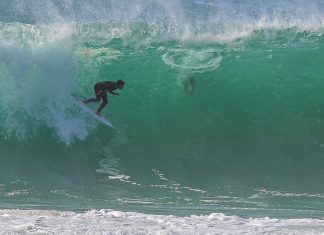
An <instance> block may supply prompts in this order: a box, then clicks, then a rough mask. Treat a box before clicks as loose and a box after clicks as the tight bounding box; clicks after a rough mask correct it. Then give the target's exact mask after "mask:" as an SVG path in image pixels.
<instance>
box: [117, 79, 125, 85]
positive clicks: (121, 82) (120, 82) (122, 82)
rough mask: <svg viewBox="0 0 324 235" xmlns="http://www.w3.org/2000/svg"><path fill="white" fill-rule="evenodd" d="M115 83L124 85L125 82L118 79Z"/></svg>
mask: <svg viewBox="0 0 324 235" xmlns="http://www.w3.org/2000/svg"><path fill="white" fill-rule="evenodd" d="M117 84H118V85H125V82H124V81H123V80H118V81H117Z"/></svg>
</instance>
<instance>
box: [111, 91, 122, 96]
mask: <svg viewBox="0 0 324 235" xmlns="http://www.w3.org/2000/svg"><path fill="white" fill-rule="evenodd" d="M109 93H110V94H113V95H119V94H120V93H117V92H114V91H109Z"/></svg>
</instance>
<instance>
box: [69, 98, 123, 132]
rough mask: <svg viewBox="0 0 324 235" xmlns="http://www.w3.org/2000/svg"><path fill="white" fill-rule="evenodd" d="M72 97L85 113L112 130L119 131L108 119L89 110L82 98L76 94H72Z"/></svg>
mask: <svg viewBox="0 0 324 235" xmlns="http://www.w3.org/2000/svg"><path fill="white" fill-rule="evenodd" d="M71 95H72V97H73V98H74V100H75V102H76V104H77V105H79V107H80V108H81V109H82V110H83V111H84V112H86V113H89V114H90V115H91V116H92V117H94V118H95V119H97V120H98V121H99V122H101V123H103V124H105V125H107V126H109V127H111V128H114V129H117V128H116V127H115V126H114V125H113V124H112V123H111V122H110V121H109V120H108V119H106V118H104V117H103V116H99V115H97V114H96V113H95V112H94V111H93V110H92V109H91V108H89V107H88V106H87V105H86V104H85V103H83V102H82V100H83V99H82V98H81V97H79V96H77V95H74V94H71Z"/></svg>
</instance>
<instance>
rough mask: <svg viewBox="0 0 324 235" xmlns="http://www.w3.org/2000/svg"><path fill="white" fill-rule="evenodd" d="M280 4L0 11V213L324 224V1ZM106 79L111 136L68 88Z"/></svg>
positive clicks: (86, 91) (88, 91)
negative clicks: (115, 83)
mask: <svg viewBox="0 0 324 235" xmlns="http://www.w3.org/2000/svg"><path fill="white" fill-rule="evenodd" d="M16 2H19V1H16ZM292 2H293V3H295V5H294V6H292V5H291V4H286V3H285V4H284V3H280V2H279V1H277V2H276V1H274V2H273V3H268V5H267V7H265V6H263V5H258V4H256V5H255V4H253V1H243V3H235V1H233V2H228V4H225V3H224V4H220V3H214V2H207V1H196V2H190V4H189V3H188V5H186V4H185V3H184V2H178V3H169V2H166V3H163V4H162V3H160V4H157V3H155V2H154V1H152V2H150V4H148V3H144V2H141V1H138V2H137V5H136V4H135V3H134V4H135V5H131V7H130V6H129V7H127V5H126V3H123V2H121V3H120V5H118V4H117V3H112V2H110V3H109V4H110V5H109V4H108V3H107V5H105V6H104V5H102V4H104V3H103V2H99V1H98V2H96V4H97V5H98V6H101V8H100V10H98V11H97V12H96V14H98V12H103V13H107V12H113V13H114V14H112V15H111V17H112V18H110V19H108V18H105V17H101V18H100V17H99V16H98V15H96V14H94V13H93V14H89V12H91V10H90V8H89V9H88V8H86V6H87V4H86V3H85V5H84V6H78V5H74V6H69V5H66V6H63V5H59V4H58V3H57V2H56V1H53V5H51V6H56V7H57V8H55V7H54V8H53V9H57V11H58V12H59V13H60V14H56V13H55V14H54V13H53V12H52V13H53V14H48V15H42V16H40V15H37V14H36V12H37V11H36V10H35V11H33V10H31V11H29V13H28V14H29V15H28V14H27V12H28V11H27V10H26V9H27V8H28V7H27V5H24V4H26V3H21V4H22V5H21V7H22V6H24V7H25V8H24V9H25V11H23V12H25V15H24V14H20V15H19V14H18V13H17V12H12V11H13V10H12V9H11V10H8V9H9V7H8V9H7V10H2V11H3V12H4V14H1V15H2V17H3V18H0V19H2V22H1V23H0V35H1V37H0V133H1V137H0V180H1V181H0V199H1V203H0V207H3V208H22V207H24V208H30V207H41V208H55V209H60V208H61V209H64V210H66V209H73V210H79V209H80V210H84V209H87V208H117V209H120V208H123V209H125V210H136V211H152V212H154V213H167V214H168V213H172V214H192V213H208V212H215V211H217V212H226V213H233V214H236V215H237V214H239V215H262V214H264V213H266V214H267V215H271V214H276V213H279V212H277V209H282V210H281V212H280V213H281V214H280V215H281V216H293V217H296V216H299V215H302V216H305V215H310V214H311V215H313V216H314V215H315V216H322V214H323V212H322V210H321V209H320V208H319V207H318V204H321V203H322V202H321V201H322V197H323V193H324V190H323V187H322V181H323V176H322V175H323V174H322V167H321V166H322V164H323V163H324V162H323V153H322V152H323V146H324V137H323V136H324V135H323V130H324V123H323V119H324V108H323V102H324V98H323V92H322V90H323V86H324V84H323V77H324V76H323V75H324V70H323V62H322V61H324V60H323V59H324V58H323V57H324V56H323V53H321V52H322V51H323V49H324V48H323V47H324V44H323V42H324V38H323V36H322V25H321V22H322V21H321V20H320V19H321V17H322V14H321V12H316V11H315V10H314V9H322V7H323V6H321V4H320V3H317V2H316V1H314V2H312V4H308V5H307V4H306V5H304V3H303V2H302V1H292ZM30 4H32V3H30ZM66 4H67V3H66ZM155 4H157V5H155ZM45 5H46V4H45ZM108 5H109V6H108ZM192 6H195V8H193V7H192ZM34 7H36V6H34ZM43 7H45V6H43ZM22 8H23V7H22ZM45 8H46V7H45ZM282 8H284V9H286V11H283V10H281V9H282ZM4 9H5V8H4ZM15 9H16V10H17V8H15ZM33 9H36V8H33ZM51 9H52V8H51ZM157 9H160V10H159V11H158V10H157ZM161 9H162V10H161ZM171 9H173V10H171ZM192 9H194V10H192ZM77 10H78V11H79V12H80V15H77V14H75V13H73V12H76V11H77ZM86 10H87V11H86ZM136 10H137V12H136ZM306 10H312V12H313V17H308V18H305V16H306V15H307V14H306ZM45 12H50V11H49V10H48V11H45ZM122 12H124V13H123V14H122ZM201 12H203V13H204V14H202V13H201ZM14 13H15V14H14ZM81 13H82V14H81ZM87 13H88V14H87ZM225 13H226V14H225ZM230 13H231V16H232V17H228V18H226V17H227V16H228V15H229V14H230ZM102 15H105V14H102ZM4 16H6V17H4ZM45 16H46V17H45ZM113 16H114V17H115V18H114V17H113ZM14 17H16V20H13V19H12V18H14ZM98 19H99V20H98ZM69 20H70V21H73V22H72V23H71V22H69ZM53 22H54V23H53ZM56 22H60V24H57V23H56ZM62 22H64V23H63V24H62ZM118 79H123V80H124V81H125V82H126V85H125V88H124V89H123V90H122V93H121V95H120V96H114V95H109V104H108V106H107V107H106V108H105V110H104V111H103V113H102V115H103V116H105V117H107V118H108V119H109V120H111V121H112V123H113V124H114V125H115V126H116V127H117V130H114V129H111V128H108V127H106V126H104V125H102V124H100V123H98V122H97V120H96V119H93V118H92V117H91V116H89V114H87V113H84V112H83V111H82V109H80V108H79V106H78V105H76V104H75V102H74V100H73V98H72V97H71V95H70V93H71V92H74V93H77V94H79V95H82V96H84V97H87V98H90V97H93V96H94V94H93V86H94V84H95V83H96V82H98V81H102V80H118ZM92 108H94V109H95V108H96V105H93V106H92ZM280 215H279V216H280ZM277 216H278V215H277Z"/></svg>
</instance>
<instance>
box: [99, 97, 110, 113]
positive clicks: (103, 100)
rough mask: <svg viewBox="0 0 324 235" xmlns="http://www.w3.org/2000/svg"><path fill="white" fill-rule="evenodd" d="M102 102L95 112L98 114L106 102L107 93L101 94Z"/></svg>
mask: <svg viewBox="0 0 324 235" xmlns="http://www.w3.org/2000/svg"><path fill="white" fill-rule="evenodd" d="M101 99H102V103H101V105H100V107H99V109H98V111H97V114H100V112H101V110H102V109H103V108H104V107H105V106H106V105H107V104H108V97H107V93H104V94H102V95H101Z"/></svg>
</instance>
